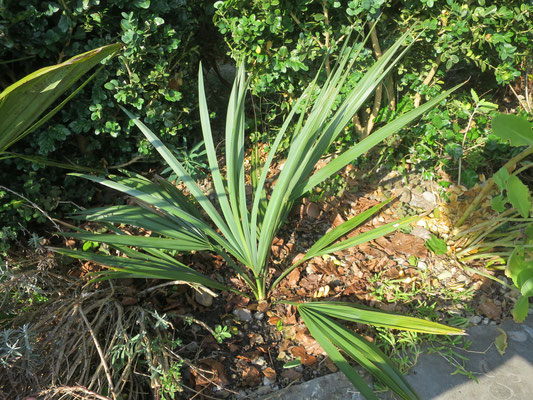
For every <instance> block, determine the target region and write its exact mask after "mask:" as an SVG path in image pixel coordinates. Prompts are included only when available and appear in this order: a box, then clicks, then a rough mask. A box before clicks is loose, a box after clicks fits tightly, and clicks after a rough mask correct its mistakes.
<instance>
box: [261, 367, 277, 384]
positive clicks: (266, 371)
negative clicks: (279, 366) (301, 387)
mask: <svg viewBox="0 0 533 400" xmlns="http://www.w3.org/2000/svg"><path fill="white" fill-rule="evenodd" d="M263 374H264V375H265V376H266V377H267V379H268V380H269V381H270V382H275V381H276V371H274V369H272V368H270V367H267V368H265V369H264V370H263Z"/></svg>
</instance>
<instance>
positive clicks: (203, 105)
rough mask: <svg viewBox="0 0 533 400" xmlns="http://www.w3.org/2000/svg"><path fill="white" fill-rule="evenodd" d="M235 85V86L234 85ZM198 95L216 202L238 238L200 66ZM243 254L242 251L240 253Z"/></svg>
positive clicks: (237, 229)
mask: <svg viewBox="0 0 533 400" xmlns="http://www.w3.org/2000/svg"><path fill="white" fill-rule="evenodd" d="M234 85H235V84H234ZM198 95H199V108H200V122H201V125H202V134H203V137H204V143H205V149H206V154H207V160H208V162H209V169H210V171H211V177H212V179H213V184H214V186H215V192H216V194H217V198H218V202H219V204H220V209H221V210H222V214H223V215H224V218H225V220H226V222H227V224H228V226H229V228H230V230H231V232H232V234H233V236H234V237H239V228H238V226H237V222H236V218H235V215H234V214H233V210H232V208H231V205H230V203H229V200H228V196H227V193H226V186H225V184H224V180H223V179H222V174H221V173H220V166H219V164H218V160H217V155H216V150H215V144H214V142H213V134H212V132H211V124H210V123H209V111H208V108H207V100H206V97H205V89H204V76H203V72H202V66H201V65H200V68H199V70H198ZM242 253H243V254H244V249H243V251H242Z"/></svg>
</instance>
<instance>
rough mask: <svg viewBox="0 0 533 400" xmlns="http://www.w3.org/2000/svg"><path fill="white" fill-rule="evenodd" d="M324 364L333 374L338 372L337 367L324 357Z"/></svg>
mask: <svg viewBox="0 0 533 400" xmlns="http://www.w3.org/2000/svg"><path fill="white" fill-rule="evenodd" d="M324 364H326V367H327V368H328V369H329V370H330V371H331V372H333V373H335V372H337V371H338V370H339V368H338V367H337V365H336V364H335V363H334V362H333V360H331V358H329V357H326V359H325V360H324Z"/></svg>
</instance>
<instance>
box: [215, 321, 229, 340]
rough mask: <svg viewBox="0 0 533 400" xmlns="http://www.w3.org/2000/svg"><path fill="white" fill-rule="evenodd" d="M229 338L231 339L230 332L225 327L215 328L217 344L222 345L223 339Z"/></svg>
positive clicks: (218, 326)
mask: <svg viewBox="0 0 533 400" xmlns="http://www.w3.org/2000/svg"><path fill="white" fill-rule="evenodd" d="M230 337H231V332H230V330H229V328H228V327H227V326H226V325H224V326H221V325H217V326H215V339H216V340H217V342H218V343H222V342H223V341H224V339H229V338H230Z"/></svg>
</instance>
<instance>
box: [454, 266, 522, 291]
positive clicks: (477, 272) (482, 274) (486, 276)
mask: <svg viewBox="0 0 533 400" xmlns="http://www.w3.org/2000/svg"><path fill="white" fill-rule="evenodd" d="M461 267H462V268H464V269H466V270H467V271H470V272H473V273H474V274H477V275H481V276H483V277H485V278H488V279H491V280H493V281H495V282H498V283H499V284H500V285H502V286H505V287H506V288H507V289H510V290H514V291H516V288H515V287H514V286H512V285H509V284H508V283H505V282H504V281H502V280H501V279H498V278H496V277H495V276H492V275H490V274H487V273H485V272H483V271H478V270H477V269H474V268H470V267H467V266H466V265H463V264H461Z"/></svg>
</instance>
